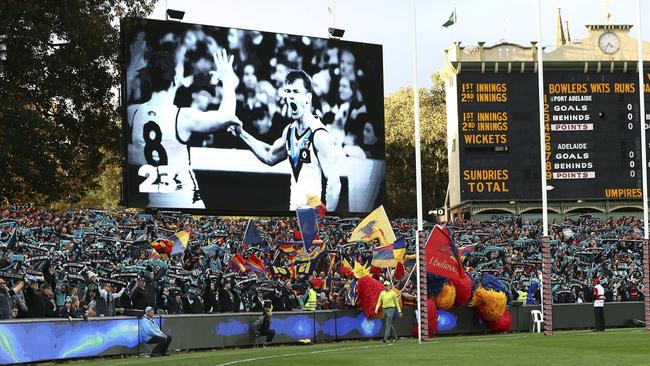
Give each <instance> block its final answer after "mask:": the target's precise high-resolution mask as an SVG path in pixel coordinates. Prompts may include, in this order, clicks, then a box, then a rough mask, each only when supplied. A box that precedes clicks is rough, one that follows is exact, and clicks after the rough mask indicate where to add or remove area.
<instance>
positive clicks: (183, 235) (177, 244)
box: [169, 230, 190, 255]
mask: <svg viewBox="0 0 650 366" xmlns="http://www.w3.org/2000/svg"><path fill="white" fill-rule="evenodd" d="M169 241H171V242H172V243H174V246H173V248H172V253H171V254H172V255H174V254H180V253H183V252H184V251H185V248H187V243H189V241H190V231H188V230H183V231H179V232H177V233H176V234H174V235H172V236H171V237H170V238H169Z"/></svg>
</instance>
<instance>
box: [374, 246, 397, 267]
mask: <svg viewBox="0 0 650 366" xmlns="http://www.w3.org/2000/svg"><path fill="white" fill-rule="evenodd" d="M393 248H394V245H393V244H390V245H384V246H381V247H376V248H373V250H372V262H371V264H372V265H373V266H375V267H379V268H389V267H395V264H396V260H395V255H394V254H395V252H394V250H393Z"/></svg>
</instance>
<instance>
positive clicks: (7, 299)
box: [0, 278, 24, 320]
mask: <svg viewBox="0 0 650 366" xmlns="http://www.w3.org/2000/svg"><path fill="white" fill-rule="evenodd" d="M23 285H24V282H22V281H21V282H20V283H18V285H16V286H15V287H14V288H13V289H10V288H9V287H8V286H7V283H6V280H5V279H3V278H0V319H1V320H6V319H13V318H15V317H16V315H17V314H14V312H13V310H14V309H16V311H17V310H18V308H17V307H15V306H14V301H13V299H12V297H13V296H14V295H15V293H16V292H19V291H21V290H22V287H23Z"/></svg>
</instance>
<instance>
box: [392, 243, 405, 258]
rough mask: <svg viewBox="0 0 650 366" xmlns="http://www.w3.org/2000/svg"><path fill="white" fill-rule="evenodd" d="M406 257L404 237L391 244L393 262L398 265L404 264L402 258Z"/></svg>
mask: <svg viewBox="0 0 650 366" xmlns="http://www.w3.org/2000/svg"><path fill="white" fill-rule="evenodd" d="M405 255H406V239H405V238H404V237H401V238H399V240H397V241H396V242H395V243H393V256H394V257H395V261H397V262H398V263H402V262H404V256H405Z"/></svg>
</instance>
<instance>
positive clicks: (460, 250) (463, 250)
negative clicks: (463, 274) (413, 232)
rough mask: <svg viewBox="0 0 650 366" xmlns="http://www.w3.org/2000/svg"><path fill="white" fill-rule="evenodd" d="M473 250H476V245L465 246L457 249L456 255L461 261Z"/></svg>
mask: <svg viewBox="0 0 650 366" xmlns="http://www.w3.org/2000/svg"><path fill="white" fill-rule="evenodd" d="M474 248H476V245H474V244H472V245H465V246H463V247H460V248H458V255H459V256H460V258H461V259H463V258H465V257H467V256H468V255H469V254H470V253H471V252H473V251H474Z"/></svg>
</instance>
